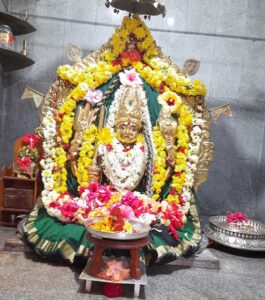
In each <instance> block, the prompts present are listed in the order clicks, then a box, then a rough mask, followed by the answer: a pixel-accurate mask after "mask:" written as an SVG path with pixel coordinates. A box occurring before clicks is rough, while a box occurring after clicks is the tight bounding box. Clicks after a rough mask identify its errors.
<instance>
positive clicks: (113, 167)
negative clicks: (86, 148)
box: [99, 138, 148, 191]
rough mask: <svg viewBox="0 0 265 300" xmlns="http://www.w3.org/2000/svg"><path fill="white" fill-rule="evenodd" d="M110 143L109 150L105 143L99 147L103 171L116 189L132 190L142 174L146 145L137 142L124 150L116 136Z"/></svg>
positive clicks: (145, 157) (146, 156)
mask: <svg viewBox="0 0 265 300" xmlns="http://www.w3.org/2000/svg"><path fill="white" fill-rule="evenodd" d="M111 145H112V148H113V149H112V150H111V151H108V149H107V146H105V145H102V146H101V147H99V153H100V155H101V157H102V165H103V169H104V173H105V174H106V176H107V178H108V179H109V180H110V182H111V183H112V184H113V185H114V186H115V187H116V188H117V189H118V190H130V191H133V190H134V189H135V187H137V185H138V184H139V182H140V180H141V179H142V177H143V175H144V171H145V166H146V164H147V158H148V155H147V150H146V149H147V147H146V145H142V144H141V143H139V142H137V143H136V144H135V145H134V146H133V147H132V148H131V149H130V150H128V151H127V152H125V151H124V150H125V147H124V146H123V145H122V143H120V141H119V140H118V139H117V138H114V139H113V142H112V144H111Z"/></svg>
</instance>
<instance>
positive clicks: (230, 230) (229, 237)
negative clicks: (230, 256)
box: [205, 216, 265, 251]
mask: <svg viewBox="0 0 265 300" xmlns="http://www.w3.org/2000/svg"><path fill="white" fill-rule="evenodd" d="M205 234H206V235H207V237H208V238H209V239H211V240H213V241H215V242H216V243H219V244H222V245H225V246H228V247H231V248H236V249H241V250H249V251H265V238H264V237H265V224H263V223H261V222H257V221H255V220H249V222H248V227H247V228H243V229H241V228H234V227H233V226H231V225H230V224H227V223H226V216H216V217H211V218H209V225H207V226H206V228H205Z"/></svg>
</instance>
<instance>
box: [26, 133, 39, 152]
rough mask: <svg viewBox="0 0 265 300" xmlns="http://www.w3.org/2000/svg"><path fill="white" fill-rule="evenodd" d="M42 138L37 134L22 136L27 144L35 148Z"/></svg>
mask: <svg viewBox="0 0 265 300" xmlns="http://www.w3.org/2000/svg"><path fill="white" fill-rule="evenodd" d="M40 141H41V139H40V138H39V137H38V136H36V135H35V134H26V135H24V136H23V137H22V143H23V144H25V145H29V147H30V149H33V148H35V147H36V146H37V145H38V144H39V143H40Z"/></svg>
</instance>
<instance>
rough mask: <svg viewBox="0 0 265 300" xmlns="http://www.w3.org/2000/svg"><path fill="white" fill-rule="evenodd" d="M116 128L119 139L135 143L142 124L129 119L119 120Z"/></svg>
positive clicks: (123, 141)
mask: <svg viewBox="0 0 265 300" xmlns="http://www.w3.org/2000/svg"><path fill="white" fill-rule="evenodd" d="M115 130H116V134H117V138H118V140H119V141H121V142H122V143H126V144H132V143H135V141H136V139H137V137H138V135H139V134H140V131H141V126H139V122H135V121H133V120H131V119H128V120H127V121H121V122H119V123H118V124H117V125H116V127H115Z"/></svg>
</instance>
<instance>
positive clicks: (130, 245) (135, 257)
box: [88, 233, 150, 280]
mask: <svg viewBox="0 0 265 300" xmlns="http://www.w3.org/2000/svg"><path fill="white" fill-rule="evenodd" d="M88 239H89V240H90V241H91V242H92V243H93V244H94V255H93V258H92V262H91V269H90V275H91V276H96V275H97V274H98V273H99V272H100V267H101V262H102V254H103V252H104V250H105V249H108V248H111V249H121V250H129V252H130V255H131V260H130V273H131V277H132V278H134V279H136V280H138V279H140V278H141V269H140V249H141V248H142V247H144V246H146V245H148V244H149V243H150V238H149V236H147V237H144V238H141V239H137V240H111V239H105V238H104V239H101V238H96V237H94V236H92V235H91V234H90V233H88Z"/></svg>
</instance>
